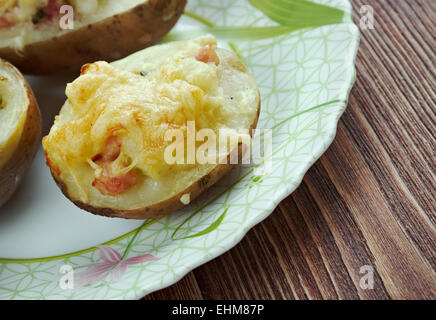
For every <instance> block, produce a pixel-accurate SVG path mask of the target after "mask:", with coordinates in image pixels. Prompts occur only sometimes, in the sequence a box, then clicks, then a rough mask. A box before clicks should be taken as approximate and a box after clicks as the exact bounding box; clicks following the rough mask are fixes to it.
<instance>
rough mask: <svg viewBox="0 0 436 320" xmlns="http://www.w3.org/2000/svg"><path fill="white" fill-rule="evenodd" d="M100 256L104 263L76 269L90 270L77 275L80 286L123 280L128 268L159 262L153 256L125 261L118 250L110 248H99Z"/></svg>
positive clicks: (146, 255)
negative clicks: (105, 280) (103, 281)
mask: <svg viewBox="0 0 436 320" xmlns="http://www.w3.org/2000/svg"><path fill="white" fill-rule="evenodd" d="M99 254H100V258H101V260H103V262H97V263H91V264H87V265H83V266H80V267H78V268H76V269H81V268H88V270H86V271H82V272H79V273H77V274H76V275H75V278H76V279H78V283H79V286H88V285H95V284H97V283H99V282H100V281H102V280H103V279H106V278H109V279H111V280H115V281H116V280H119V279H121V278H122V276H123V275H124V273H125V272H126V270H127V267H128V266H131V265H135V264H140V263H144V262H148V261H155V260H159V258H157V257H155V256H153V255H152V254H143V255H140V256H136V257H131V258H128V259H125V257H123V256H122V255H121V254H120V253H119V252H118V251H117V250H115V249H114V248H111V247H108V246H101V247H99Z"/></svg>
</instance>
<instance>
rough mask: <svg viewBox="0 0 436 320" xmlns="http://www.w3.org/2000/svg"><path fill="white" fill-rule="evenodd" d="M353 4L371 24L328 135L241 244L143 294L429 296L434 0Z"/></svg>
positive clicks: (435, 139) (435, 213)
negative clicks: (294, 185) (296, 182)
mask: <svg viewBox="0 0 436 320" xmlns="http://www.w3.org/2000/svg"><path fill="white" fill-rule="evenodd" d="M352 4H353V10H354V20H355V22H356V23H357V24H358V22H359V9H360V7H361V6H362V5H371V6H372V7H373V8H374V12H375V19H376V20H375V29H374V30H365V31H363V32H362V39H361V45H360V49H359V54H358V58H357V64H356V69H357V81H356V84H355V87H354V88H353V90H352V92H351V96H350V100H349V106H348V109H347V111H346V113H345V114H344V116H343V117H342V119H341V121H340V125H339V128H338V134H337V137H336V139H335V142H334V143H333V144H332V146H331V147H330V149H329V150H328V151H327V152H326V154H325V155H324V156H323V157H322V158H321V160H320V161H318V162H317V163H316V164H315V165H314V166H313V168H311V169H310V170H309V172H308V173H307V175H306V177H305V178H304V181H303V183H302V185H301V186H300V187H299V188H298V190H297V191H295V192H294V194H293V195H292V196H290V197H288V198H287V199H285V200H284V201H283V202H282V203H281V204H280V205H279V207H278V208H277V209H276V210H275V212H274V213H273V214H272V215H271V216H270V217H269V218H268V219H267V220H265V221H264V222H262V223H261V224H260V225H258V226H256V227H255V228H254V229H253V230H251V231H250V232H249V233H248V234H247V236H246V237H245V238H244V239H243V241H242V242H241V243H240V244H239V245H237V246H236V247H235V248H234V249H232V250H231V251H229V252H228V253H226V254H224V255H223V256H221V257H219V258H217V259H215V260H213V261H211V262H209V263H208V264H206V265H204V266H202V267H199V268H198V269H196V270H195V271H194V272H193V273H191V274H190V275H188V276H187V278H185V279H184V280H182V281H181V282H179V283H178V284H176V285H175V286H173V287H171V288H168V289H164V290H162V291H160V292H157V293H154V294H152V295H150V296H149V298H151V299H180V298H187V299H191V298H205V299H435V298H436V273H435V270H436V200H435V195H436V81H435V79H436V67H435V66H436V50H435V48H436V38H435V34H436V1H433V0H410V1H406V0H383V1H379V0H352ZM364 265H369V266H372V267H373V268H374V288H373V289H370V290H368V289H363V288H362V287H361V285H360V279H361V277H362V274H361V273H360V272H359V271H360V268H361V267H362V266H364Z"/></svg>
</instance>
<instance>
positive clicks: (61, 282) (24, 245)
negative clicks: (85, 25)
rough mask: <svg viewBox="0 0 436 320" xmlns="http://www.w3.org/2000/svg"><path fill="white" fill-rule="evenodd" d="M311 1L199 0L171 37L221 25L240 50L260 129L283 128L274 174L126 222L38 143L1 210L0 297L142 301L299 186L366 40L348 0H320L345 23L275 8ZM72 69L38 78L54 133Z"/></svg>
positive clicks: (231, 181)
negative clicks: (75, 190)
mask: <svg viewBox="0 0 436 320" xmlns="http://www.w3.org/2000/svg"><path fill="white" fill-rule="evenodd" d="M301 1H302V0H296V1H295V0H274V1H271V0H250V1H246V0H236V1H235V0H220V1H213V2H211V1H206V0H191V1H189V4H188V6H187V9H186V14H185V15H184V16H183V17H182V19H181V20H180V22H179V23H178V25H177V27H176V29H175V31H174V32H172V33H171V36H170V37H168V39H169V38H177V37H179V36H180V35H182V34H185V35H186V34H196V33H202V32H206V31H207V32H212V33H215V34H216V35H217V36H219V37H220V39H222V40H220V46H223V47H227V48H230V49H232V50H235V51H236V52H237V53H238V54H239V55H241V56H242V58H243V59H244V60H245V62H246V63H247V65H248V66H249V68H250V69H251V70H252V71H253V73H254V75H255V77H256V79H257V81H258V84H259V87H260V91H261V95H262V111H261V116H260V120H259V125H258V127H259V128H261V129H272V130H273V159H272V171H271V173H269V174H266V175H262V176H258V175H256V174H255V173H256V171H255V170H256V166H240V167H237V168H236V169H235V170H233V171H232V173H231V174H229V175H228V176H227V177H225V178H223V179H222V180H221V181H220V182H219V183H218V184H217V185H216V186H214V187H213V188H212V189H210V190H209V191H207V193H206V194H204V195H203V196H202V197H201V198H200V199H199V200H198V201H195V202H194V203H192V204H191V205H190V207H189V208H186V210H183V212H177V213H175V214H173V215H170V216H168V217H166V218H163V219H160V220H154V221H145V222H144V221H128V220H120V219H109V218H104V217H98V216H94V215H92V214H89V213H87V212H84V211H81V210H80V209H78V208H76V207H75V206H74V205H73V204H72V203H70V202H69V201H68V200H67V199H66V198H65V197H64V196H63V195H62V194H61V192H60V191H59V189H58V188H57V187H56V185H55V183H54V182H53V179H52V178H51V176H50V174H49V171H48V169H47V168H46V166H45V164H44V157H43V154H42V151H41V150H40V151H39V152H38V155H37V156H36V159H35V161H34V163H33V166H32V168H31V170H30V172H29V174H28V176H27V178H26V180H25V182H24V183H23V186H22V187H21V188H20V190H19V192H18V193H17V194H16V195H15V196H14V198H13V199H12V200H11V201H10V202H9V203H8V204H7V205H6V206H5V207H3V208H1V209H0V298H2V299H138V298H141V297H143V296H145V295H146V294H148V293H150V292H152V291H155V290H158V289H161V288H164V287H166V286H169V285H171V284H173V283H174V282H176V281H178V280H179V279H180V278H182V277H183V276H184V275H185V274H186V273H187V272H189V271H190V270H192V269H193V268H195V267H197V266H199V265H201V264H203V263H205V262H207V261H208V260H210V259H213V258H214V257H216V256H218V255H220V254H222V253H223V252H225V251H226V250H229V249H230V248H231V247H233V246H234V245H235V244H237V243H238V242H239V241H240V240H241V239H242V237H243V236H244V235H245V233H246V232H247V231H248V230H249V229H250V228H251V227H253V226H254V225H255V224H257V223H259V222H260V221H262V220H263V219H265V218H266V217H267V216H268V215H269V214H270V213H271V212H272V211H273V210H274V208H275V207H276V206H277V204H278V203H279V202H280V201H281V200H282V199H283V198H285V197H286V196H288V195H289V194H290V193H291V192H292V191H293V190H295V188H297V186H298V185H299V183H300V182H301V180H302V178H303V175H304V174H305V172H306V171H307V170H308V168H309V167H310V166H311V165H312V164H313V163H314V162H315V161H316V160H317V159H318V158H319V157H320V156H321V154H322V153H323V152H324V151H325V150H326V148H327V147H328V146H329V145H330V143H331V142H332V140H333V138H334V136H335V132H336V125H337V122H338V119H339V117H340V116H341V114H342V113H343V111H344V109H345V107H346V104H347V99H348V94H349V91H350V89H351V87H352V84H353V81H354V79H355V69H354V59H355V55H356V51H357V47H358V42H359V32H358V29H357V27H356V26H355V25H354V24H353V23H352V21H351V6H350V4H349V2H348V0H317V1H316V2H317V3H322V4H326V5H329V6H332V7H336V8H339V9H341V10H343V12H344V14H343V17H341V20H340V21H338V22H339V23H336V24H329V25H325V26H320V27H316V28H305V29H303V30H296V31H293V32H291V31H292V30H293V29H292V28H291V27H290V25H288V24H287V22H286V21H280V20H279V19H275V20H273V19H274V18H276V16H275V15H274V10H273V11H270V9H271V8H270V7H268V5H266V4H272V5H274V6H278V9H279V11H280V12H284V13H287V10H291V11H292V10H294V9H295V8H293V7H292V6H293V5H295V4H296V3H297V4H298V2H301ZM265 5H266V7H265ZM260 9H261V10H260ZM294 11H295V10H294ZM297 11H298V10H297ZM267 14H268V16H267ZM285 16H286V15H285ZM288 16H289V15H288ZM277 21H278V22H280V23H281V25H279V23H278V22H277ZM205 27H208V28H209V29H207V30H204V29H205ZM222 27H230V28H235V27H237V28H239V29H226V28H222ZM271 27H272V28H271ZM254 28H260V29H254ZM286 28H287V29H286ZM187 29H189V30H190V32H189V33H187V32H183V33H180V32H178V31H180V30H187ZM235 30H239V31H238V32H239V33H238V32H236V31H235ZM262 30H263V31H262ZM262 32H263V33H262ZM229 39H230V40H229ZM226 41H231V42H226ZM72 77H73V76H72V75H61V76H59V75H58V76H52V77H41V78H37V77H28V79H29V81H30V83H31V85H32V86H33V89H34V91H35V93H36V96H37V99H38V101H39V104H40V107H41V110H42V112H43V113H44V121H45V123H44V127H45V132H46V133H47V130H48V128H49V127H50V125H51V123H52V120H53V117H54V115H55V114H56V113H57V112H58V110H59V107H60V106H61V105H62V104H63V102H64V100H65V96H64V89H65V84H66V83H67V82H68V81H71V80H72V79H73V78H72ZM260 166H261V165H260ZM68 279H69V282H67V281H66V280H68ZM73 286H74V289H72V287H73Z"/></svg>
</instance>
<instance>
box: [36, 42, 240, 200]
mask: <svg viewBox="0 0 436 320" xmlns="http://www.w3.org/2000/svg"><path fill="white" fill-rule="evenodd" d="M209 40H210V43H208V44H207V45H206V46H201V45H199V46H198V47H196V48H192V47H190V48H188V49H186V51H185V52H182V53H180V52H179V53H178V54H177V55H176V56H170V57H169V58H167V59H166V60H165V61H163V62H162V63H160V64H159V65H158V66H156V68H155V69H153V70H137V71H136V72H133V71H125V70H121V69H118V68H115V67H114V66H112V65H110V64H108V63H106V62H96V63H93V64H88V65H85V66H84V67H83V68H82V74H81V76H80V77H79V78H77V79H76V80H75V81H74V82H73V83H71V84H69V85H68V86H67V89H66V94H67V97H68V104H69V106H70V108H68V109H66V110H67V111H64V112H67V113H68V114H62V113H61V115H60V116H59V117H58V118H57V119H56V122H55V125H54V127H53V128H52V130H51V132H50V134H49V135H48V136H47V137H45V138H44V139H43V146H44V149H45V151H46V153H47V155H48V157H49V159H48V161H49V164H50V166H51V167H52V169H54V170H53V171H54V172H57V173H59V174H60V175H62V174H65V173H66V174H68V175H70V176H74V177H76V179H75V180H76V184H77V185H78V186H79V187H80V189H81V190H82V192H83V194H84V197H86V195H85V194H86V192H87V191H86V190H87V189H88V188H89V186H85V185H81V182H79V181H82V180H86V179H81V178H80V177H81V176H83V175H84V174H85V173H84V172H85V171H89V170H92V171H93V173H94V180H93V183H92V186H93V187H94V188H97V189H98V190H99V191H100V193H101V194H103V195H110V196H115V195H117V194H120V193H123V192H125V191H126V190H127V189H129V188H131V187H132V186H134V185H135V184H137V183H140V181H141V180H142V179H144V178H150V179H153V180H155V181H159V180H160V179H161V178H162V177H164V176H166V175H168V174H169V173H170V172H173V173H174V170H177V168H174V165H169V164H167V163H166V162H165V159H164V152H165V148H166V147H167V146H168V145H169V144H171V142H170V141H165V134H166V132H167V131H168V130H170V129H179V130H181V131H182V132H184V133H186V130H187V122H188V121H194V122H195V126H196V129H202V128H208V129H212V130H217V129H218V128H220V126H222V124H223V123H225V122H226V120H227V119H228V118H229V117H232V112H230V110H228V108H226V107H225V104H226V101H225V99H224V97H223V92H222V88H221V87H220V86H219V84H220V77H221V72H222V70H221V66H220V64H219V58H218V56H217V55H216V53H215V50H214V47H215V46H216V42H215V41H216V40H214V38H210V39H209ZM208 57H209V58H208ZM66 119H68V120H66ZM184 136H185V139H186V134H184Z"/></svg>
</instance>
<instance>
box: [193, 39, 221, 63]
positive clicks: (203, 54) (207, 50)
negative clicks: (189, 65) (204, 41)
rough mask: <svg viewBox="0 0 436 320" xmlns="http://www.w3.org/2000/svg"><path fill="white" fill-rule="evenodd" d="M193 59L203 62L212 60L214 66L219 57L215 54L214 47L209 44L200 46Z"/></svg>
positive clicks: (218, 61)
mask: <svg viewBox="0 0 436 320" xmlns="http://www.w3.org/2000/svg"><path fill="white" fill-rule="evenodd" d="M195 59H197V60H198V61H201V62H204V63H209V62H213V63H215V65H216V66H218V65H219V64H220V58H219V57H218V55H217V54H216V51H215V49H214V47H212V46H211V45H210V44H208V45H207V46H205V47H203V48H200V50H198V51H197V53H196V54H195Z"/></svg>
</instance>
